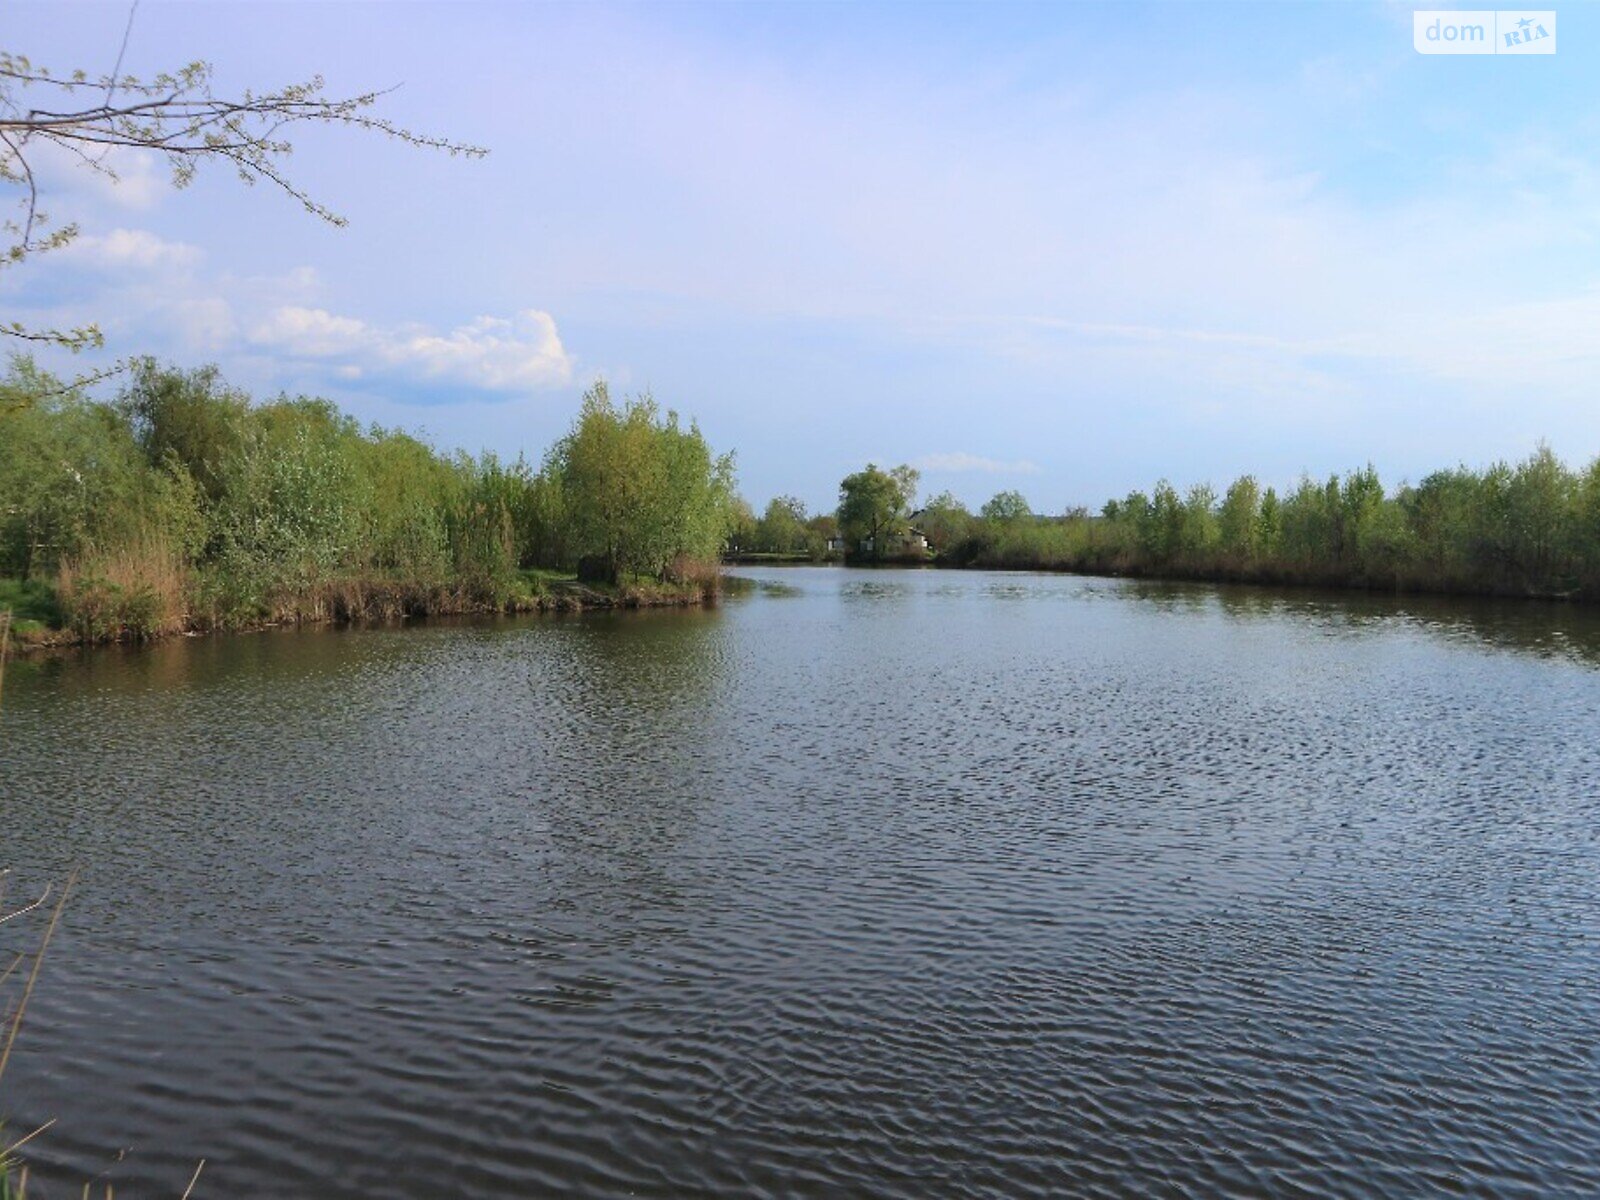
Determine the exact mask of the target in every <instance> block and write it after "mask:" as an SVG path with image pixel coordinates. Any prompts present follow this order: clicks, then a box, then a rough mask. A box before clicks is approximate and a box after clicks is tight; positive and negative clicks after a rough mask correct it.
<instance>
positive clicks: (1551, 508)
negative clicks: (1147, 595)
mask: <svg viewBox="0 0 1600 1200" xmlns="http://www.w3.org/2000/svg"><path fill="white" fill-rule="evenodd" d="M886 480H887V476H885V475H884V473H883V472H878V471H876V469H875V468H870V467H869V468H868V470H867V471H866V472H863V473H862V474H861V475H858V476H851V478H850V479H849V480H847V481H846V483H847V484H848V485H850V487H851V495H852V498H853V499H854V501H855V502H856V503H857V504H858V505H859V507H858V508H857V509H853V510H852V513H851V515H854V513H855V512H858V511H859V512H863V513H868V514H870V513H871V512H872V507H871V505H870V504H869V503H867V499H869V498H871V497H874V496H877V495H880V494H882V493H884V492H885V491H886V490H887V484H886ZM845 515H846V513H845V511H844V509H843V506H841V517H844V516H845ZM856 519H857V524H856V525H855V529H856V530H857V531H861V530H864V529H866V528H867V527H866V526H864V525H863V524H861V523H860V521H861V518H859V517H858V518H856ZM916 520H917V523H918V524H919V526H920V527H921V528H923V529H924V530H925V531H926V532H927V533H928V534H929V538H930V541H931V542H932V544H933V546H934V547H935V549H936V550H937V551H938V554H939V557H940V560H941V561H944V562H947V563H951V564H955V565H978V566H994V567H1033V568H1039V567H1044V568H1060V569H1069V570H1085V571H1099V572H1114V573H1129V574H1152V575H1170V576H1179V577H1192V578H1208V579H1216V578H1222V579H1249V580H1262V581H1268V582H1271V581H1288V582H1304V583H1321V584H1330V585H1353V586H1358V587H1384V588H1397V589H1407V590H1433V591H1454V592H1470V593H1481V594H1497V595H1548V596H1571V597H1579V598H1584V599H1589V600H1600V460H1597V461H1596V462H1594V463H1592V464H1591V465H1590V466H1589V467H1587V468H1586V469H1585V470H1583V471H1581V472H1575V471H1572V470H1571V469H1569V468H1568V467H1566V466H1565V465H1564V464H1563V463H1562V462H1561V460H1560V459H1558V458H1557V457H1556V456H1555V455H1554V454H1553V453H1552V452H1551V451H1550V450H1549V448H1548V447H1545V446H1541V447H1539V449H1538V450H1537V451H1535V452H1534V453H1533V454H1532V455H1530V456H1529V457H1528V458H1527V459H1525V460H1524V461H1522V462H1520V463H1518V464H1516V465H1515V466H1512V465H1508V464H1506V463H1496V464H1494V465H1492V466H1490V467H1488V468H1487V469H1485V470H1481V471H1474V470H1471V469H1469V468H1466V467H1458V468H1456V469H1454V470H1447V471H1438V472H1435V473H1434V474H1432V475H1429V476H1427V477H1426V478H1425V479H1423V480H1422V482H1421V483H1419V484H1416V485H1415V486H1403V487H1401V488H1399V489H1398V490H1396V491H1393V492H1391V491H1389V490H1387V489H1386V488H1385V487H1384V486H1383V483H1382V481H1381V480H1380V479H1379V477H1378V473H1377V471H1376V470H1375V469H1374V468H1373V467H1372V466H1370V465H1368V466H1366V467H1363V468H1361V469H1360V470H1357V471H1352V472H1350V473H1349V474H1348V475H1345V476H1343V477H1342V478H1341V477H1339V476H1332V477H1330V478H1328V479H1325V480H1322V481H1320V482H1319V481H1317V480H1313V479H1310V478H1302V479H1301V480H1300V482H1299V483H1298V484H1297V485H1296V486H1295V488H1294V489H1293V490H1292V491H1291V492H1289V493H1288V494H1287V495H1283V496H1280V494H1279V493H1278V491H1277V490H1276V489H1274V488H1270V487H1268V488H1262V487H1261V486H1260V484H1259V483H1258V482H1257V480H1256V479H1255V478H1254V477H1253V476H1249V475H1246V476H1243V477H1242V478H1240V479H1237V480H1235V481H1234V482H1233V484H1232V485H1230V486H1229V488H1228V489H1227V491H1226V492H1225V493H1224V494H1223V495H1222V496H1221V497H1220V499H1219V497H1218V496H1217V494H1216V492H1215V491H1214V490H1213V489H1212V488H1211V487H1209V486H1208V485H1205V484H1201V485H1198V486H1195V487H1191V488H1190V489H1189V490H1188V491H1187V492H1185V493H1183V494H1180V493H1179V492H1178V490H1177V489H1176V488H1174V487H1173V486H1172V485H1171V484H1170V483H1168V482H1167V481H1166V480H1162V481H1160V482H1158V483H1157V484H1156V486H1155V487H1154V488H1153V489H1152V490H1151V491H1150V493H1149V494H1148V495H1147V494H1146V493H1144V492H1137V491H1136V492H1131V493H1129V494H1128V495H1127V496H1126V497H1124V498H1123V499H1121V500H1111V501H1108V502H1107V503H1106V504H1105V506H1104V507H1103V508H1102V509H1101V511H1100V513H1099V514H1098V515H1096V516H1090V515H1088V514H1087V513H1086V512H1083V511H1081V510H1079V511H1075V512H1071V513H1067V514H1065V515H1063V516H1060V517H1045V516H1038V515H1034V514H1031V513H1029V512H1028V510H1027V505H1026V502H1025V501H1024V500H1023V498H1022V497H1021V496H1020V495H1018V494H1017V493H1015V492H1002V493H1001V494H1000V495H998V496H996V497H994V499H992V500H990V501H989V503H988V504H985V505H984V506H983V509H982V510H981V512H980V513H979V515H978V516H976V517H974V516H972V515H971V514H969V513H967V511H966V509H965V508H963V507H962V506H961V504H960V502H959V501H957V500H956V499H955V498H954V497H953V496H951V495H949V494H948V493H945V494H943V495H941V496H938V497H936V498H935V499H934V500H932V501H930V502H929V504H928V506H927V508H925V509H924V510H923V511H922V512H920V513H918V514H917V517H916ZM862 536H869V534H862Z"/></svg>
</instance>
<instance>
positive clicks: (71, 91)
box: [0, 0, 488, 352]
mask: <svg viewBox="0 0 1600 1200" xmlns="http://www.w3.org/2000/svg"><path fill="white" fill-rule="evenodd" d="M138 7H139V6H138V3H137V0H135V3H134V4H133V5H132V7H131V8H130V9H129V12H128V24H127V27H126V29H125V30H124V31H123V38H122V45H121V48H120V49H119V51H118V53H117V61H116V64H115V65H114V66H113V67H112V69H111V71H110V72H109V73H108V74H106V75H102V76H99V77H98V78H91V77H90V76H89V75H87V74H86V73H85V72H83V71H81V70H79V71H74V72H72V74H71V75H70V76H67V77H61V76H58V75H56V74H54V73H53V72H52V71H51V70H50V69H49V68H48V67H44V66H39V65H36V64H34V63H33V62H31V61H30V60H29V59H28V58H27V57H26V56H25V55H21V54H14V53H12V52H10V51H6V50H0V185H5V184H9V185H11V186H13V187H14V188H16V189H17V190H18V191H19V192H20V193H21V194H20V197H19V199H18V202H17V203H18V209H19V215H18V218H17V219H15V220H7V221H5V222H3V223H0V233H3V234H4V235H5V236H6V237H9V239H10V244H9V245H6V246H5V247H4V250H3V251H0V268H3V267H6V266H11V265H14V264H16V263H19V262H22V261H24V260H26V259H27V258H29V257H32V256H36V255H39V254H42V253H45V252H47V251H49V250H54V249H58V248H60V247H61V246H64V245H66V244H67V243H68V242H70V241H71V240H72V239H73V238H74V237H76V236H77V233H78V229H77V227H76V226H75V225H63V226H61V227H59V228H54V229H48V228H47V225H48V221H47V218H46V215H45V214H44V213H43V212H41V211H40V209H39V185H38V180H37V178H36V176H35V174H34V169H33V162H32V156H33V155H34V153H35V151H36V149H37V147H38V146H40V145H41V144H48V145H51V146H55V147H58V148H60V149H62V150H65V151H66V152H68V153H70V154H72V155H74V156H75V157H76V158H77V159H78V160H79V162H80V163H81V164H82V165H84V166H87V167H89V168H90V169H92V170H96V171H99V172H101V173H102V174H104V175H107V176H108V177H110V178H111V179H112V180H115V179H116V177H117V176H116V172H115V171H114V170H113V169H112V168H111V167H110V166H109V165H108V164H107V162H106V158H107V156H108V155H109V154H110V153H111V151H112V150H114V149H119V148H121V149H131V150H144V151H149V152H152V153H155V154H159V155H162V156H164V157H165V159H166V162H167V166H168V169H169V170H170V171H171V178H172V184H173V186H174V187H176V188H183V187H186V186H188V184H189V183H190V182H192V181H193V179H194V177H195V174H196V172H197V171H198V170H199V168H200V166H201V164H203V163H205V162H224V163H227V164H229V165H230V166H232V167H233V168H234V170H235V171H236V172H237V173H238V175H239V177H240V179H241V180H242V181H243V182H244V183H247V184H254V183H258V182H261V181H265V182H267V183H269V184H271V185H272V186H274V187H276V188H277V189H278V190H279V191H281V192H283V193H284V194H286V195H288V196H290V197H291V198H293V199H294V200H296V201H298V202H299V203H300V205H301V206H302V207H304V208H305V209H306V211H307V212H310V213H312V214H313V215H315V216H316V217H318V218H320V219H322V220H324V221H327V222H328V223H329V224H331V225H335V226H343V225H344V224H345V218H344V217H342V216H340V215H339V214H338V213H337V212H335V211H334V210H332V209H331V208H329V207H327V206H326V205H325V204H323V203H322V202H321V201H319V200H317V199H316V198H314V197H313V196H312V195H311V194H310V193H309V192H307V191H306V190H305V189H304V188H302V187H301V186H299V185H298V184H296V183H295V182H293V181H292V180H291V179H290V178H289V177H288V175H287V174H286V173H285V170H284V161H285V160H286V159H287V158H288V156H289V154H290V153H291V152H292V150H293V146H292V144H291V142H290V141H289V140H288V138H287V136H286V135H285V130H286V129H289V128H290V127H293V126H299V125H334V126H343V127H348V128H353V129H360V130H364V131H366V132H371V133H379V134H382V135H383V136H385V137H389V138H393V139H395V140H396V141H400V142H404V143H406V144H407V145H411V146H419V147H422V148H423V149H427V150H436V151H440V152H442V153H445V154H448V155H450V156H451V157H466V158H482V157H483V156H484V155H486V154H487V153H488V151H487V150H485V149H484V148H483V147H481V146H475V145H471V144H469V143H466V142H458V141H455V140H453V139H450V138H443V137H436V136H433V135H430V134H423V133H418V132H416V131H415V130H412V129H408V128H406V127H404V126H401V125H398V124H396V123H395V122H394V121H392V120H390V119H389V118H387V117H383V116H381V115H379V114H378V113H377V112H375V111H374V108H375V106H376V105H377V104H378V103H379V101H381V100H382V99H383V98H384V97H385V96H387V95H389V94H390V93H391V92H393V91H394V89H393V88H388V89H384V90H380V91H368V92H362V93H359V94H357V95H354V96H346V97H331V96H329V95H327V93H326V85H325V83H324V81H323V78H322V76H320V75H316V76H313V77H312V78H311V79H309V80H307V81H306V82H304V83H297V84H290V85H288V86H286V87H282V88H279V89H277V90H275V91H270V92H266V93H263V94H260V95H257V94H255V93H253V92H251V91H248V90H247V91H245V92H243V93H242V94H241V95H238V96H237V97H230V96H224V95H218V94H217V93H216V91H215V90H214V88H213V84H214V77H215V74H214V70H213V68H212V66H211V64H210V63H206V62H193V63H190V64H189V65H188V66H185V67H183V68H181V69H180V70H177V71H174V72H170V73H169V72H162V73H161V74H159V75H156V76H154V77H153V78H150V79H139V78H138V77H136V76H133V75H124V74H123V73H122V63H123V59H124V58H125V57H126V54H127V49H128V42H129V39H130V37H131V35H132V31H133V23H134V17H135V16H136V15H137V12H138ZM92 92H99V93H101V94H100V96H99V98H98V100H97V102H95V103H91V104H87V105H84V104H82V101H84V100H87V99H90V95H91V93H92ZM0 244H3V243H0ZM0 335H4V336H6V337H13V338H18V339H21V340H24V341H30V342H44V343H49V344H51V345H56V346H60V347H64V348H66V349H68V350H72V351H74V352H76V351H78V350H81V349H84V348H86V347H97V346H100V345H103V344H104V338H103V337H102V336H101V334H100V331H99V329H98V328H97V327H95V326H93V325H88V326H83V327H81V328H77V329H46V330H33V329H28V328H26V327H24V326H23V325H22V324H21V323H19V322H16V321H12V322H9V323H3V322H0Z"/></svg>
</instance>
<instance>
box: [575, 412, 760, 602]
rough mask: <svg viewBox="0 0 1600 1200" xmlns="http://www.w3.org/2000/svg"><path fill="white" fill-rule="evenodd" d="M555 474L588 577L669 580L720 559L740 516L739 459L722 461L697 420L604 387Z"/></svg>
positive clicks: (727, 457)
mask: <svg viewBox="0 0 1600 1200" xmlns="http://www.w3.org/2000/svg"><path fill="white" fill-rule="evenodd" d="M545 474H546V476H547V477H548V478H549V479H551V480H552V481H555V482H556V484H557V486H558V487H559V488H560V492H561V507H562V511H563V513H564V515H565V517H566V521H567V527H568V549H569V551H570V553H572V554H573V555H574V556H575V557H576V558H577V559H578V560H579V564H580V568H581V569H582V571H583V573H584V574H587V575H590V576H593V577H599V578H604V579H606V580H608V581H610V582H613V583H615V582H618V581H620V580H621V579H622V577H623V576H624V575H628V574H635V575H649V576H653V577H655V578H657V579H666V578H668V577H670V576H671V575H673V574H674V573H675V572H680V571H682V570H683V569H684V566H685V564H686V563H687V562H696V563H702V564H705V563H714V562H715V560H716V558H717V556H718V554H719V552H720V551H721V549H722V545H723V542H724V540H725V539H726V537H727V534H728V529H729V525H730V521H731V518H732V514H733V496H734V493H733V456H732V455H722V456H720V457H718V456H716V455H714V454H713V453H712V450H711V447H710V446H709V445H708V444H707V442H706V440H705V438H704V437H703V436H702V435H701V433H700V430H699V427H698V426H696V425H694V424H693V423H692V422H691V423H690V425H689V427H688V428H687V429H685V428H684V427H683V426H682V425H681V424H680V423H679V420H678V415H677V414H676V413H674V412H670V411H669V412H667V413H666V414H664V415H663V414H662V413H661V411H660V409H659V408H657V406H656V403H655V401H654V400H653V399H651V398H650V397H649V396H639V397H636V398H634V399H631V400H627V401H625V402H624V403H623V404H622V405H620V406H619V405H617V404H615V403H613V401H612V399H611V393H610V391H609V389H608V388H607V387H606V385H605V383H603V382H601V383H597V384H596V385H595V386H594V387H593V388H591V389H590V390H589V391H588V392H587V393H586V394H585V396H584V398H583V407H582V409H581V410H580V411H579V413H578V419H577V421H576V422H575V423H574V424H573V428H572V432H571V433H569V434H568V435H567V436H566V437H565V438H563V439H562V440H561V441H560V442H558V443H557V444H556V445H555V447H554V448H553V449H552V450H551V453H550V458H549V460H548V462H547V464H546V467H545Z"/></svg>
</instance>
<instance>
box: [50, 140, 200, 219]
mask: <svg viewBox="0 0 1600 1200" xmlns="http://www.w3.org/2000/svg"><path fill="white" fill-rule="evenodd" d="M28 157H29V161H30V162H31V163H32V166H33V173H34V177H35V178H36V179H37V180H38V181H39V190H40V192H41V193H42V194H43V195H45V196H51V195H57V194H60V195H65V196H79V195H87V196H89V197H93V198H95V199H98V200H101V201H105V202H108V203H110V204H112V205H114V206H115V207H117V208H124V209H132V210H134V211H137V212H144V211H147V210H149V209H151V208H154V207H155V205H156V202H157V201H159V200H160V199H161V197H162V196H163V195H164V194H165V193H166V192H168V191H170V190H171V178H170V176H169V175H168V173H167V170H166V167H165V165H164V164H163V163H162V162H161V160H160V159H159V158H158V157H157V156H156V155H155V154H154V153H152V152H151V151H149V150H136V149H134V148H133V147H131V146H107V147H105V148H104V149H103V150H102V151H101V152H100V153H99V154H98V155H97V156H96V157H95V160H94V161H95V162H97V163H98V164H99V168H100V169H98V170H96V169H95V167H94V166H91V165H90V164H89V163H87V162H85V161H84V160H83V159H82V158H80V157H79V156H78V155H76V154H74V153H73V152H72V151H70V150H68V149H66V148H65V147H62V146H58V145H55V144H54V143H52V142H40V143H38V144H36V145H34V146H32V147H30V149H29V153H28Z"/></svg>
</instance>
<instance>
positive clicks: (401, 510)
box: [0, 359, 814, 640]
mask: <svg viewBox="0 0 1600 1200" xmlns="http://www.w3.org/2000/svg"><path fill="white" fill-rule="evenodd" d="M732 496H733V464H732V459H731V457H721V458H718V457H715V456H714V455H713V454H712V452H711V450H710V448H709V446H708V445H707V444H706V442H705V439H704V438H703V437H702V436H701V434H700V432H699V430H698V429H697V428H695V427H694V426H693V425H690V426H689V427H687V428H684V427H683V426H682V425H681V424H680V423H679V421H678V418H677V417H676V416H675V415H674V414H671V413H668V414H666V415H665V416H662V415H661V414H659V412H658V411H657V409H656V407H655V405H654V403H653V402H652V401H650V400H649V399H648V398H647V397H646V398H641V399H639V400H635V401H631V402H629V403H628V404H626V405H625V406H623V407H622V408H617V407H615V406H613V405H612V404H611V402H610V399H609V396H608V395H607V393H606V391H605V387H604V385H600V386H599V387H597V388H596V389H595V390H594V391H592V392H591V393H590V395H589V396H588V397H586V398H585V403H584V408H583V411H582V412H581V413H580V415H579V418H578V421H577V423H576V424H575V425H574V428H573V432H572V434H571V435H570V436H569V437H568V438H566V439H565V440H563V442H562V443H561V444H560V445H558V446H557V447H556V448H555V449H554V450H553V451H552V453H551V455H550V458H549V460H548V462H547V464H546V467H545V469H544V470H543V471H534V470H533V469H531V468H530V467H529V466H528V464H527V462H526V461H525V460H523V459H520V458H519V459H518V460H517V461H516V462H514V463H504V462H501V461H500V460H499V459H497V458H496V457H495V456H493V455H484V456H482V457H481V458H472V457H470V456H468V455H464V454H461V455H456V456H454V457H446V456H443V455H440V454H439V453H437V452H436V451H434V450H433V449H432V448H431V447H429V446H428V445H426V444H425V443H423V442H421V441H419V440H417V439H416V438H414V437H411V436H410V435H408V434H405V433H401V432H397V431H392V430H385V429H382V428H378V427H373V428H371V429H368V430H362V429H361V428H360V427H359V426H358V425H357V424H356V422H355V421H353V420H352V419H350V418H349V417H347V416H345V415H343V414H342V413H340V412H339V410H338V409H337V408H336V407H335V406H334V405H332V404H330V403H329V402H327V401H325V400H318V399H309V398H305V397H300V398H293V399H291V398H289V397H280V398H279V399H277V400H274V401H272V402H271V403H267V404H262V405H253V404H251V403H250V401H249V399H248V397H246V396H245V395H243V394H242V393H240V392H238V391H236V390H233V389H231V388H229V387H228V386H227V385H226V384H225V383H224V382H223V381H222V380H221V378H220V377H219V376H218V375H217V373H216V371H215V370H214V369H212V368H203V369H201V370H197V371H179V370H175V369H172V368H166V367H160V366H157V365H156V364H154V363H151V362H142V363H140V364H138V365H137V367H136V369H135V371H134V373H133V375H132V377H131V378H130V380H129V382H128V383H127V385H126V386H125V387H124V389H123V391H122V393H121V395H120V396H118V397H117V399H116V400H115V401H114V402H110V403H106V402H100V401H95V400H92V399H90V398H88V397H86V396H84V395H82V394H81V393H80V392H78V391H74V390H72V389H64V388H62V387H61V386H60V385H59V383H58V382H57V381H55V380H53V379H51V378H50V377H49V376H46V375H44V374H42V373H40V372H38V371H36V370H35V369H34V367H33V366H32V364H31V363H30V362H28V361H27V360H25V359H17V360H13V363H12V366H11V369H10V372H9V373H8V374H7V375H6V376H5V378H4V379H3V380H0V580H3V579H4V578H5V577H11V579H12V580H13V582H10V583H6V584H5V585H4V587H5V590H4V592H0V601H4V602H5V603H8V604H10V606H11V607H14V608H16V609H17V610H18V612H19V613H23V612H24V610H25V609H26V611H27V612H30V613H31V612H34V611H37V612H39V613H41V614H42V616H41V617H38V618H35V617H33V616H27V617H25V618H20V619H27V620H35V619H43V620H47V621H49V623H51V624H52V625H58V626H67V627H71V628H73V629H74V630H76V631H77V632H78V633H79V634H80V635H81V636H83V637H85V638H87V639H90V640H102V639H108V638H118V637H146V636H153V635H155V634H158V633H161V632H166V631H168V630H172V629H177V628H183V627H186V626H189V625H194V624H201V625H204V624H216V625H237V624H246V623H253V622H259V621H263V620H293V619H299V618H301V617H307V616H310V617H324V616H330V615H338V614H341V613H342V614H345V615H360V614H362V613H365V612H377V613H387V614H398V613H401V612H423V611H436V610H440V609H450V610H455V609H460V608H464V607H483V606H496V607H506V606H516V605H519V604H523V603H529V602H532V601H533V600H534V599H535V598H536V597H537V594H538V591H539V587H538V586H537V585H534V584H530V579H531V578H532V577H531V576H529V575H528V574H527V572H528V570H530V569H540V570H544V571H570V570H571V569H572V568H573V567H574V566H575V565H576V564H577V562H578V560H579V559H580V558H581V557H583V556H586V555H595V554H601V555H605V556H606V561H607V563H608V567H609V570H610V575H609V577H610V578H611V579H612V580H620V579H622V578H623V577H624V576H630V577H631V576H648V577H649V578H651V579H655V580H659V581H665V580H668V579H679V578H691V577H692V578H694V579H697V580H699V579H702V578H703V577H704V576H705V574H706V568H705V565H704V564H714V563H715V561H716V558H717V556H718V554H719V552H720V550H721V549H722V545H723V542H724V539H725V538H726V536H727V531H728V527H729V518H730V515H731V513H732ZM786 511H788V512H789V515H790V516H791V517H796V518H797V520H800V519H803V516H804V512H803V510H798V512H796V511H795V510H793V509H790V510H786ZM785 536H789V537H793V536H798V538H799V539H800V540H801V541H803V542H806V543H807V544H809V541H810V539H811V538H812V537H813V536H814V535H813V534H812V533H811V531H810V530H808V529H805V528H804V527H803V526H801V527H800V532H799V534H798V535H796V534H795V532H794V530H793V529H789V530H787V531H786V534H785ZM695 563H699V564H702V565H701V566H699V567H696V566H695V565H694V564H695ZM45 597H48V598H49V599H48V601H46V599H45ZM24 599H25V600H26V601H27V604H26V605H25V604H24V603H22V601H23V600H24Z"/></svg>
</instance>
